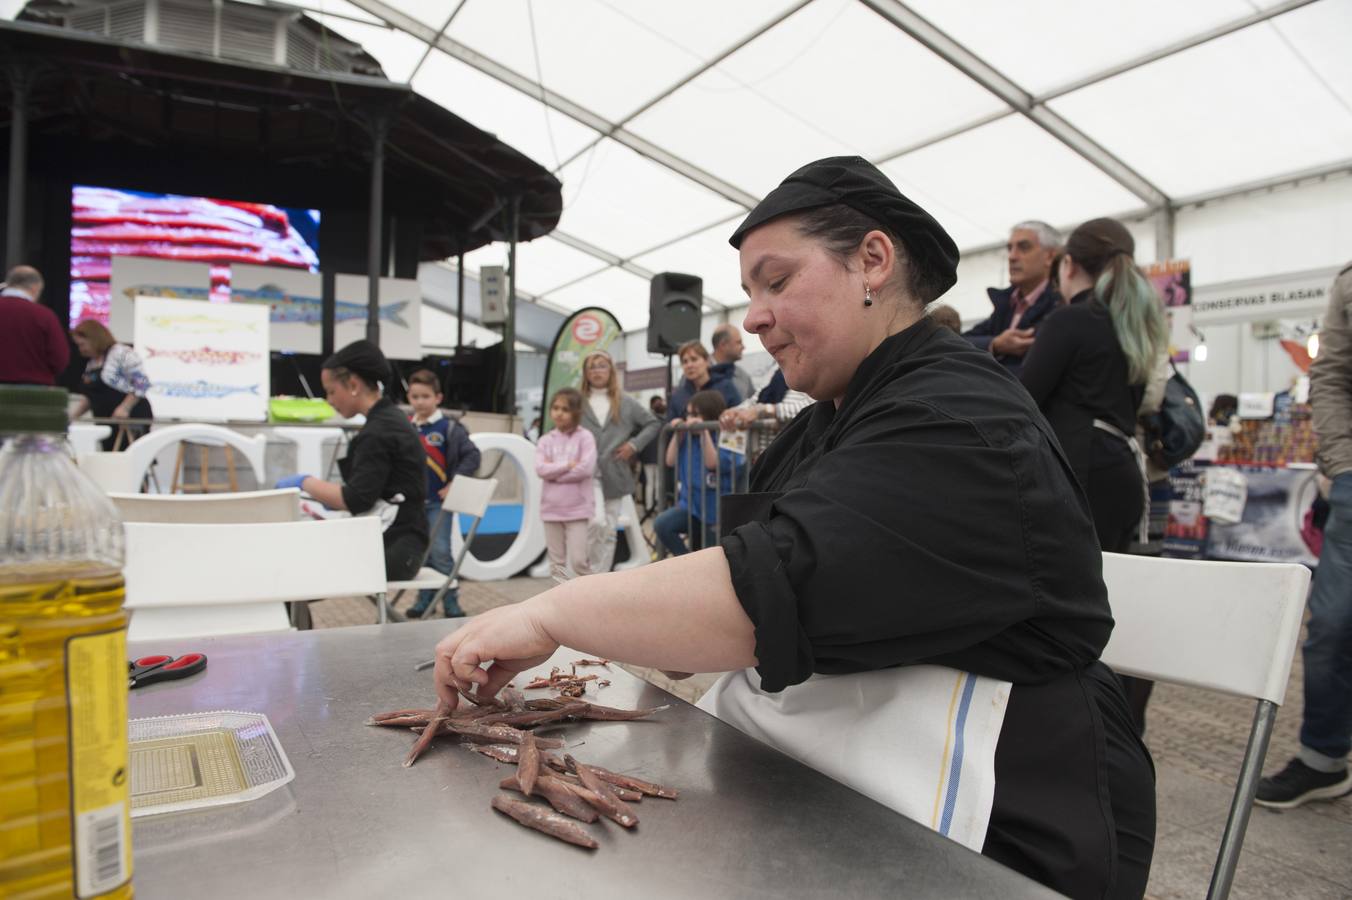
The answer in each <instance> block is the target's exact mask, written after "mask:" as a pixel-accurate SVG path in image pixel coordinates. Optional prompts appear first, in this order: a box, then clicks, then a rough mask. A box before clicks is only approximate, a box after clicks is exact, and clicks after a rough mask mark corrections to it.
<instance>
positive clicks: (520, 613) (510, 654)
mask: <svg viewBox="0 0 1352 900" xmlns="http://www.w3.org/2000/svg"><path fill="white" fill-rule="evenodd" d="M541 602H543V601H541V598H534V599H532V600H527V601H525V602H524V603H516V604H513V605H512V606H500V607H498V608H497V609H492V610H489V611H488V612H486V613H481V614H480V615H477V616H474V617H472V618H470V619H468V620H467V621H466V622H465V624H464V625H462V626H460V628H458V629H456V630H455V631H453V632H451V633H450V634H448V635H446V637H444V638H442V639H441V642H440V643H438V644H437V652H436V666H435V668H434V669H433V676H434V680H435V683H436V688H437V696H438V697H439V698H440V699H441V701H442V702H443V703H448V704H450V705H451V707H452V708H454V707H455V706H456V702H457V694H456V688H460V689H462V690H470V688H471V687H472V686H473V685H476V684H477V685H478V686H479V688H478V691H477V693H478V694H479V695H480V696H484V697H491V696H493V695H494V694H496V693H497V692H498V691H500V690H501V689H502V687H503V685H505V684H507V682H509V681H511V680H512V678H513V677H514V676H515V675H517V673H519V672H524V671H525V670H527V669H530V668H534V667H535V666H538V665H540V664H541V663H543V662H544V661H545V660H547V659H549V657H550V656H552V655H553V654H554V651H555V650H557V649H558V647H559V642H558V641H556V640H554V638H553V637H552V636H551V635H550V634H549V632H548V631H547V630H546V629H545V627H544V625H543V624H542V622H541V617H540V609H541V605H540V603H541ZM484 663H491V665H489V666H488V668H487V669H484V668H482V666H483V664H484Z"/></svg>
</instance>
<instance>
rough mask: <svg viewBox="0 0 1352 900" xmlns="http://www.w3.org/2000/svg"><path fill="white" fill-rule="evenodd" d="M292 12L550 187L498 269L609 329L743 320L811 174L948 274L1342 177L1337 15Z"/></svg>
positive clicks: (1278, 10) (474, 0)
mask: <svg viewBox="0 0 1352 900" xmlns="http://www.w3.org/2000/svg"><path fill="white" fill-rule="evenodd" d="M254 2H260V3H273V2H274V0H254ZM289 2H290V5H291V6H295V7H298V8H301V9H304V10H308V11H311V12H313V13H317V14H321V15H322V18H321V21H323V22H324V24H325V25H326V26H327V27H329V28H331V29H332V30H333V31H334V32H336V33H338V34H340V35H342V36H344V37H346V38H348V39H350V40H352V41H354V42H357V43H359V44H361V45H362V46H363V47H364V48H365V49H366V50H367V52H369V53H370V54H371V55H372V56H374V57H375V58H376V59H377V60H379V62H380V63H381V65H382V66H383V67H384V69H385V71H386V73H387V75H388V76H389V77H390V78H392V79H394V80H409V81H410V82H411V84H412V86H413V87H414V88H415V89H416V90H417V91H418V92H419V93H421V94H423V95H424V96H426V97H428V98H430V99H432V100H433V101H435V102H437V103H439V104H441V105H442V106H444V107H446V108H447V109H449V110H450V111H452V112H453V113H455V114H456V115H458V116H460V117H461V118H464V119H466V120H467V121H469V122H471V123H473V124H474V125H476V126H478V127H480V128H482V129H484V130H486V131H489V132H492V133H494V134H496V135H498V136H499V137H500V138H501V139H502V140H503V141H505V142H506V143H508V144H510V145H511V146H513V147H515V148H517V149H518V150H520V151H521V152H523V153H525V154H526V155H528V156H530V157H531V158H533V159H535V160H536V161H538V162H540V163H541V164H542V165H544V166H546V167H548V168H549V169H550V170H551V171H554V172H555V173H556V174H557V175H558V177H559V178H560V180H561V181H562V182H563V196H564V204H565V205H564V210H563V213H562V217H561V219H560V222H559V225H558V229H557V231H556V232H555V234H554V235H553V236H550V237H546V238H542V239H539V240H537V241H534V242H532V243H531V244H525V245H522V246H520V247H519V248H518V262H519V265H518V274H517V279H516V283H517V286H518V287H519V288H520V290H521V291H523V292H524V293H525V294H526V295H528V296H529V297H530V298H531V299H533V300H536V301H538V302H542V303H546V304H552V305H556V306H558V307H561V308H564V309H576V308H579V307H581V306H584V305H591V304H598V305H605V306H609V307H610V308H612V311H613V312H615V313H616V315H617V316H618V317H619V318H620V321H621V322H622V324H623V325H624V326H625V327H626V328H629V329H637V328H643V327H645V326H646V323H647V284H646V274H645V273H656V272H661V271H678V272H689V273H692V274H697V275H700V276H702V277H703V278H704V280H705V291H706V297H707V298H708V300H709V301H710V306H711V308H717V307H719V306H723V305H728V304H734V305H735V304H739V303H740V302H741V296H742V295H741V290H740V286H739V281H740V279H739V277H738V271H737V260H736V255H735V253H733V252H732V250H731V248H729V247H728V246H727V245H726V238H727V235H728V233H730V232H731V230H732V229H733V227H735V223H736V221H737V220H738V219H739V218H740V216H741V215H742V214H744V212H745V210H746V209H747V208H748V207H749V206H750V205H751V204H753V203H754V202H755V201H756V199H757V198H759V197H760V196H763V195H764V194H765V193H766V192H767V191H769V190H770V189H771V188H773V187H774V185H775V184H777V183H778V182H779V181H780V180H781V179H782V178H783V177H784V176H785V175H786V174H788V173H789V172H790V171H792V170H793V169H795V168H797V167H799V166H801V165H803V164H804V163H806V162H808V161H810V160H812V159H815V158H818V157H821V156H827V155H835V154H860V155H863V156H865V157H867V158H869V159H871V160H873V161H874V162H877V163H878V164H879V165H880V166H881V167H882V168H883V169H884V170H885V171H886V172H887V173H888V174H889V175H890V176H891V177H893V178H894V179H895V180H896V181H897V183H898V185H899V186H900V187H901V189H902V190H903V191H905V192H906V193H907V194H908V195H910V196H912V197H913V198H914V199H915V200H917V201H918V202H920V203H921V204H923V205H925V206H926V207H927V208H928V209H930V210H931V212H933V213H934V214H935V216H936V217H937V218H938V219H939V220H940V221H941V222H943V223H944V225H945V226H946V227H947V228H948V229H949V230H950V231H951V233H952V234H953V236H954V238H955V239H956V240H957V242H958V244H959V246H960V247H963V248H964V249H968V250H983V249H989V248H991V247H992V246H998V245H999V244H1000V243H1001V242H1003V240H1004V239H1005V236H1006V234H1007V230H1008V228H1009V226H1010V225H1011V224H1013V223H1014V222H1017V221H1020V220H1023V219H1030V218H1036V219H1044V220H1047V221H1049V222H1051V223H1052V224H1054V225H1056V226H1059V227H1063V228H1068V227H1073V226H1074V225H1075V224H1077V223H1078V222H1080V221H1083V220H1084V219H1087V218H1090V217H1093V216H1097V215H1127V216H1131V217H1132V218H1133V219H1135V220H1137V221H1138V222H1140V223H1142V224H1139V225H1136V226H1133V228H1134V229H1135V230H1141V231H1145V232H1150V231H1152V230H1153V224H1152V222H1153V220H1151V219H1150V218H1149V216H1150V214H1151V213H1152V212H1153V211H1154V210H1155V209H1163V208H1168V209H1169V210H1170V211H1171V212H1173V211H1177V212H1178V215H1177V217H1176V227H1177V228H1178V229H1180V230H1181V229H1182V228H1184V227H1191V223H1194V222H1197V221H1200V219H1199V218H1198V217H1190V216H1188V215H1186V214H1185V213H1186V212H1187V209H1188V208H1189V204H1195V203H1197V202H1200V201H1202V200H1207V201H1212V200H1215V199H1216V198H1217V196H1225V195H1228V194H1234V193H1236V192H1237V191H1238V190H1239V189H1240V188H1244V189H1246V190H1247V189H1252V187H1253V186H1254V184H1255V183H1257V184H1263V185H1272V184H1280V183H1288V182H1293V181H1294V180H1295V179H1296V177H1297V176H1300V177H1301V178H1308V177H1310V176H1311V174H1313V175H1314V176H1315V177H1324V176H1327V175H1331V174H1338V173H1342V172H1347V171H1352V53H1348V51H1347V42H1348V37H1349V35H1352V0H1187V2H1183V3H1180V2H1178V0H1137V2H1132V3H1121V2H1120V0H1028V2H1024V3H1006V4H992V3H989V2H985V0H737V2H731V3H730V2H727V0H682V2H680V3H671V2H666V0H289ZM20 7H21V4H20V3H18V2H16V0H0V14H3V15H7V16H13V15H14V14H16V13H17V11H18V9H19V8H20ZM542 97H553V98H555V99H554V101H552V107H551V105H550V104H546V103H544V102H542ZM1308 208H1309V209H1310V210H1311V211H1312V212H1311V214H1312V215H1315V214H1317V215H1325V214H1331V213H1329V210H1330V209H1331V207H1329V206H1328V205H1327V204H1321V203H1312V204H1308ZM1327 224H1328V223H1327V222H1324V221H1323V220H1321V224H1320V226H1319V227H1322V226H1324V225H1327ZM1167 231H1168V229H1167V228H1166V229H1165V232H1166V233H1167ZM1142 243H1143V245H1144V244H1145V243H1146V242H1142ZM1149 243H1150V244H1151V245H1152V246H1153V244H1154V241H1153V240H1151V241H1149ZM1177 245H1178V247H1179V248H1181V247H1182V246H1184V245H1186V241H1185V240H1183V239H1182V236H1181V234H1180V239H1179V241H1178V242H1177ZM1161 246H1162V247H1167V246H1168V244H1167V243H1165V244H1162V245H1161ZM1143 249H1144V247H1143ZM1235 252H1236V253H1248V252H1250V250H1249V249H1243V250H1241V249H1236V251H1235ZM506 256H507V252H506V248H505V247H503V246H494V247H489V248H484V249H482V250H479V251H476V252H474V253H471V254H469V255H468V256H467V257H466V268H467V270H469V271H470V272H471V273H473V272H474V271H475V270H477V268H478V267H479V266H482V265H492V264H499V265H500V264H503V263H505V261H506ZM1138 257H1140V258H1141V260H1142V261H1147V259H1146V257H1145V256H1144V253H1143V252H1142V253H1141V254H1138ZM994 258H995V257H992V258H991V259H990V260H987V259H983V260H982V261H981V264H980V265H977V266H971V267H964V270H963V278H964V280H966V279H968V278H969V277H970V278H976V277H982V278H988V277H989V275H988V273H989V270H990V269H991V267H992V264H993V263H992V260H993V259H994ZM1309 262H1310V261H1309V260H1308V259H1305V258H1304V257H1302V264H1303V265H1308V264H1309ZM1335 262H1337V260H1327V261H1325V263H1324V264H1328V265H1331V264H1333V263H1335ZM1269 265H1271V266H1272V267H1273V268H1274V270H1280V269H1281V268H1282V267H1283V266H1284V265H1285V263H1284V262H1283V261H1281V260H1273V261H1271V262H1270V263H1269ZM969 272H970V273H973V274H971V275H970V276H969V275H968V273H969ZM1196 274H1197V275H1198V276H1199V277H1200V278H1201V279H1202V280H1203V282H1204V283H1205V281H1206V280H1207V279H1208V276H1207V273H1206V272H1202V271H1201V270H1198V271H1197V273H1196ZM960 287H961V289H960V290H959V291H958V293H959V294H961V295H962V296H963V297H964V298H973V299H972V300H970V301H969V300H966V299H964V304H966V303H969V302H970V303H973V304H975V305H977V306H979V304H980V302H982V300H981V295H980V293H979V292H977V291H976V290H973V289H972V286H970V285H963V286H960ZM965 311H966V310H965Z"/></svg>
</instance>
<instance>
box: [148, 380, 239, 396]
mask: <svg viewBox="0 0 1352 900" xmlns="http://www.w3.org/2000/svg"><path fill="white" fill-rule="evenodd" d="M150 390H151V392H152V393H156V394H164V395H165V396H166V397H191V398H193V399H195V400H219V399H220V398H221V397H228V396H230V395H231V394H257V393H258V385H256V384H212V383H211V382H209V381H203V380H202V379H200V378H199V379H198V380H197V381H157V382H155V385H154V387H152V388H151V389H150Z"/></svg>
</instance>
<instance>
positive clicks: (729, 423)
mask: <svg viewBox="0 0 1352 900" xmlns="http://www.w3.org/2000/svg"><path fill="white" fill-rule="evenodd" d="M754 421H756V408H755V407H754V406H753V407H737V406H734V407H733V408H732V409H725V410H723V413H722V414H721V415H720V416H719V417H718V425H719V427H720V428H723V429H726V430H731V429H734V428H735V429H738V430H741V429H743V428H746V427H747V426H749V425H750V424H751V423H752V422H754Z"/></svg>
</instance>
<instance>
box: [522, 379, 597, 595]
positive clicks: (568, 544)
mask: <svg viewBox="0 0 1352 900" xmlns="http://www.w3.org/2000/svg"><path fill="white" fill-rule="evenodd" d="M549 416H550V418H552V419H553V420H554V428H553V430H552V431H549V432H547V433H546V434H545V435H544V437H542V438H540V442H539V443H538V444H536V445H535V473H536V474H537V475H539V476H540V479H541V480H542V481H543V482H544V484H543V485H542V486H541V491H540V518H542V519H544V521H545V547H546V548H547V549H548V550H549V566H550V573H551V574H552V575H553V576H554V580H555V581H558V582H560V583H561V582H563V581H566V580H567V576H566V575H565V574H564V573H565V568H564V563H565V562H567V564H568V566H571V567H572V569H573V572H574V573H575V574H577V575H588V574H590V573H591V568H590V567H589V566H588V565H587V523H588V522H589V521H591V518H592V515H593V514H594V513H595V510H596V499H595V495H594V493H593V485H592V476H593V474H594V473H595V472H596V439H595V438H594V437H592V434H591V432H590V431H588V430H587V429H585V428H579V427H578V425H579V423H581V421H582V394H581V393H580V392H578V391H577V390H576V389H575V388H561V389H560V390H559V391H558V392H557V393H555V394H554V397H553V399H551V400H550V401H549Z"/></svg>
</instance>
